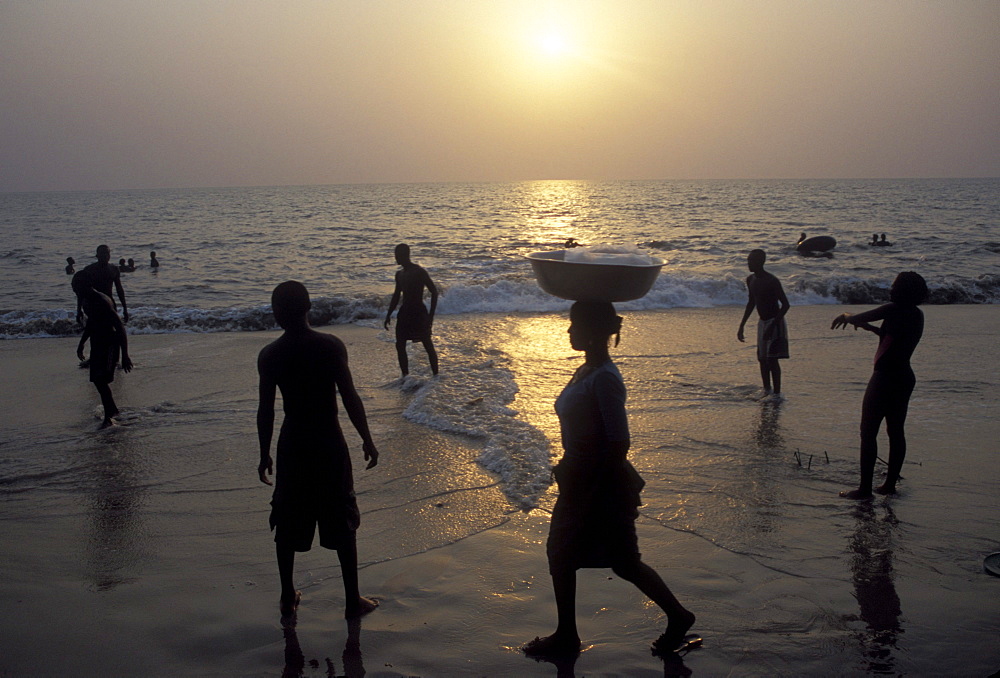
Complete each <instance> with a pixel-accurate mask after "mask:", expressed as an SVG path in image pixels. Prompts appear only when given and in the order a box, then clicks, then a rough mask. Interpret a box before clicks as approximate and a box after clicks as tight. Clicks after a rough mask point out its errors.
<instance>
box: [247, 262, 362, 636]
mask: <svg viewBox="0 0 1000 678" xmlns="http://www.w3.org/2000/svg"><path fill="white" fill-rule="evenodd" d="M311 305H312V304H311V302H310V300H309V292H308V291H306V288H305V287H304V286H303V285H302V283H299V282H295V281H292V280H290V281H288V282H283V283H281V284H280V285H278V286H277V287H276V288H274V292H273V294H272V295H271V306H272V309H273V311H274V317H275V320H277V321H278V324H279V325H281V327H282V329H284V330H285V333H284V334H282V335H281V336H280V337H279V338H278V339H277V340H276V341H274V342H272V343H270V344H268V345H267V346H265V347H264V348H263V349H262V350H261V352H260V355H259V356H258V358H257V371H258V373H259V374H260V405H259V407H258V409H257V436H258V439H259V441H260V465H259V466H258V467H257V473H258V475H259V476H260V481H261V482H262V483H264V484H265V485H271V484H272V483H271V481H270V480H269V479H268V475H270V474H271V473H272V472H273V470H274V462H273V460H272V458H271V437H272V434H273V433H274V400H275V390H276V389H281V397H282V400H283V402H284V409H285V420H284V422H283V423H282V425H281V433H280V435H279V437H278V454H277V456H278V473H277V476H276V478H275V481H274V494H273V496H272V499H271V517H270V524H271V529H272V530H274V542H275V547H276V552H277V558H278V575H279V577H280V579H281V600H280V603H279V608H280V610H281V614H282V616H289V615H291V614H293V613H294V612H295V610H296V609H297V608H298V604H299V599H300V598H301V593H300V592H299V591H296V590H295V586H294V583H293V581H292V572H293V568H294V565H295V552H296V551H299V552H303V551H308V550H309V549H311V548H312V542H313V535H314V534H315V531H316V526H317V525H318V526H319V543H320V546H322V547H324V548H328V549H333V550H336V551H337V557H338V558H339V560H340V567H341V574H342V576H343V579H344V594H345V600H346V613H345V616H346V617H347V618H349V619H351V618H355V617H360V616H361V615H363V614H366V613H368V612H371V611H372V610H374V609H375V607H376V606H377V605H378V603H377V602H376V601H374V600H370V599H368V598H363V597H362V596H361V595H360V593H359V592H358V547H357V541H356V538H355V532H356V530H357V528H358V525H359V524H360V523H361V513H360V512H359V511H358V502H357V499H356V498H355V495H354V476H353V472H352V469H351V457H350V454H349V449H348V447H347V442H346V441H345V440H344V434H343V432H342V431H341V429H340V423H339V422H338V420H337V391H340V399H341V401H342V402H343V403H344V409H345V410H347V415H348V416H349V417H350V419H351V423H352V424H354V428H355V429H357V431H358V434H359V435H360V436H361V440H362V443H363V450H364V455H365V460H366V461H368V466H367V468H372V467H373V466H375V465H376V464H378V450H377V449H376V448H375V443H373V442H372V437H371V433H369V431H368V419H367V416H366V414H365V407H364V405H363V404H362V402H361V397H360V396H359V395H358V392H357V390H356V389H355V388H354V380H353V377H352V376H351V370H350V369H349V368H348V366H347V349H346V348H345V347H344V343H343V342H342V341H341V340H340V339H338V338H337V337H335V336H333V335H332V334H323V333H320V332H317V331H315V330H313V329H312V328H311V327H309V319H308V315H307V314H308V312H309V308H310V306H311Z"/></svg>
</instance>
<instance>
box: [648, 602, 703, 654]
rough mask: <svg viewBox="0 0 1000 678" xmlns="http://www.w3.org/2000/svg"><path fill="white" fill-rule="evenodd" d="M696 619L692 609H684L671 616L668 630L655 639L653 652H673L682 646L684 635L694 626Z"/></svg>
mask: <svg viewBox="0 0 1000 678" xmlns="http://www.w3.org/2000/svg"><path fill="white" fill-rule="evenodd" d="M694 620H695V616H694V613H693V612H691V611H690V610H684V612H683V613H680V614H677V615H675V616H674V617H673V618H670V619H669V621H668V622H667V630H666V631H664V632H663V633H662V634H661V635H660V637H659V638H657V639H656V640H655V641H653V652H655V653H656V654H661V655H662V654H667V653H669V652H673V651H674V650H676V649H677V648H678V647H680V646H681V643H682V642H684V636H686V635H687V632H688V631H689V630H690V629H691V627H692V626H694Z"/></svg>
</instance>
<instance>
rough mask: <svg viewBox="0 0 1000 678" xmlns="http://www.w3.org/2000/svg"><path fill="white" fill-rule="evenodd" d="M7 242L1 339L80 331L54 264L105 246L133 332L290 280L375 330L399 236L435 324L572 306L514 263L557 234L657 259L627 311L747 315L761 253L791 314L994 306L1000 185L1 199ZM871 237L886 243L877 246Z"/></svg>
mask: <svg viewBox="0 0 1000 678" xmlns="http://www.w3.org/2000/svg"><path fill="white" fill-rule="evenodd" d="M0 231H2V233H3V244H2V245H0V286H2V287H0V289H2V292H0V337H2V338H18V337H39V336H63V335H67V334H73V333H75V332H77V331H78V330H77V328H75V327H74V326H73V322H72V318H73V313H72V309H73V307H74V302H73V298H72V293H71V292H70V289H69V279H68V276H66V275H65V274H64V273H63V268H64V266H65V258H66V257H69V256H72V257H73V258H74V259H75V260H76V261H77V267H78V268H81V267H82V266H84V265H86V264H87V263H90V262H91V261H93V259H94V257H93V253H94V250H95V248H96V247H97V245H99V244H107V245H109V246H110V247H111V251H112V260H113V261H118V259H119V258H125V259H128V258H132V259H134V260H135V261H136V263H137V270H136V271H135V272H134V273H128V274H125V275H124V276H123V280H124V285H125V290H126V295H127V298H128V299H129V307H130V311H131V313H132V316H133V320H132V321H131V323H130V325H129V328H130V331H132V332H133V333H137V334H143V333H161V332H216V331H246V330H259V329H266V328H272V327H274V323H273V318H271V317H270V315H269V314H268V300H269V296H270V291H271V289H272V288H273V287H274V285H275V284H276V283H277V282H280V281H282V280H286V279H297V280H301V281H302V282H303V283H305V284H306V286H307V287H308V288H309V289H310V292H311V293H312V295H313V298H314V304H315V309H314V313H313V317H312V320H313V323H314V324H317V325H325V324H336V323H345V322H357V321H364V320H371V319H373V318H378V317H380V316H382V315H383V314H384V310H385V307H386V303H387V301H388V297H389V295H390V293H391V292H392V280H393V272H394V271H395V268H396V267H395V264H394V261H393V256H392V250H393V247H394V246H395V245H396V244H397V243H399V242H407V243H409V244H410V246H411V247H412V250H413V258H414V260H415V261H417V262H418V263H420V264H422V265H423V266H425V267H426V268H427V269H428V271H429V272H430V273H431V276H432V277H433V279H434V280H435V281H436V282H437V283H438V284H439V285H440V286H441V287H442V289H443V291H444V292H445V294H444V296H443V297H442V299H441V304H440V307H439V308H440V313H442V314H455V313H466V312H476V313H510V312H518V311H525V312H539V311H550V310H556V309H563V308H565V306H566V304H564V303H563V302H561V301H559V300H555V299H553V298H552V297H550V296H548V295H547V294H545V293H543V292H541V291H540V290H539V289H538V287H537V286H536V285H535V283H534V280H533V278H532V275H531V268H530V266H529V265H528V263H527V261H526V260H525V259H524V255H526V254H529V253H531V252H534V251H538V250H547V249H557V248H560V247H562V245H563V243H564V242H565V241H566V240H567V239H568V238H575V239H576V240H577V241H578V242H580V243H581V244H584V245H594V244H613V245H626V246H636V247H638V248H640V249H643V250H647V251H648V252H649V253H650V254H653V255H655V256H658V257H661V258H663V259H665V260H666V262H667V265H666V266H665V267H664V269H663V271H662V273H661V275H660V277H659V279H658V280H657V283H656V285H655V287H654V288H653V290H652V291H651V293H650V294H649V295H647V296H646V297H645V298H643V299H642V300H640V301H638V302H634V303H631V304H628V305H626V306H624V307H623V308H625V309H627V310H632V309H634V310H638V309H644V310H649V309H664V308H679V307H712V306H726V305H732V304H742V303H744V301H745V299H744V295H745V290H744V286H743V280H744V279H745V277H746V273H747V271H746V254H747V252H748V251H749V250H751V249H754V248H758V247H759V248H762V249H764V250H765V251H767V253H768V257H769V259H768V268H769V270H771V271H773V272H774V273H775V274H776V275H778V277H779V278H781V280H782V281H783V282H784V285H785V287H786V291H787V292H788V296H789V299H790V300H791V302H792V303H793V304H819V303H858V304H865V303H876V302H879V301H883V300H885V298H886V294H887V289H888V285H889V283H890V282H891V281H892V278H893V277H894V276H895V274H896V273H898V272H899V271H903V270H915V271H917V272H919V273H921V274H922V275H923V276H924V277H925V278H926V279H927V281H928V283H929V284H930V287H931V289H932V292H933V293H932V298H931V303H963V304H981V303H996V302H997V301H998V300H1000V269H998V262H1000V180H997V179H969V180H932V179H925V180H895V181H890V180H878V181H875V180H872V181H865V180H852V181H818V180H817V181H711V182H676V181H655V182H651V181H644V182H630V181H622V182H581V181H535V182H523V183H509V184H498V183H479V184H463V183H450V184H389V185H382V184H378V185H348V186H301V187H273V188H225V189H185V190H144V191H102V192H78V193H7V194H0ZM802 232H805V233H807V234H808V235H809V236H813V235H831V236H833V237H835V238H836V239H837V242H838V244H837V247H836V248H835V250H834V253H833V256H832V258H818V257H817V258H808V257H803V256H801V255H799V254H798V253H797V252H796V251H795V248H794V246H795V243H796V242H797V240H798V237H799V234H800V233H802ZM873 233H878V234H881V233H886V234H887V235H888V239H889V241H891V242H893V243H894V244H893V246H892V247H870V246H869V245H868V243H869V242H871V237H872V234H873ZM152 250H155V251H156V252H157V256H158V258H159V261H160V262H161V264H162V265H161V267H160V268H159V270H156V271H153V270H152V269H150V268H149V266H148V264H149V252H150V251H152Z"/></svg>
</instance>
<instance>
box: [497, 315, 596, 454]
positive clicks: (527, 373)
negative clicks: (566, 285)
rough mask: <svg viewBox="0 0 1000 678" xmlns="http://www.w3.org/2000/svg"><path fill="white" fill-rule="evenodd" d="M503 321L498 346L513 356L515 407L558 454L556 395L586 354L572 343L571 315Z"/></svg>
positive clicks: (506, 319) (516, 318) (518, 317)
mask: <svg viewBox="0 0 1000 678" xmlns="http://www.w3.org/2000/svg"><path fill="white" fill-rule="evenodd" d="M501 325H502V326H498V327H496V334H495V336H496V337H497V348H499V349H500V350H502V351H503V352H504V353H506V354H507V355H509V356H510V357H511V359H512V360H513V362H514V370H515V372H516V375H517V385H518V389H519V390H518V394H517V396H516V397H515V399H514V403H513V404H512V407H513V408H514V409H515V410H517V411H518V413H519V416H520V417H521V418H522V419H523V420H524V421H526V422H528V423H529V424H531V425H532V426H535V427H537V428H538V429H540V430H541V431H542V432H543V433H544V434H545V435H546V437H547V438H548V439H549V441H550V442H551V443H552V449H553V452H554V453H555V454H556V455H557V456H558V455H560V454H561V452H560V450H561V447H560V445H559V420H558V418H557V417H556V413H555V409H554V407H555V405H554V404H555V399H556V397H557V396H558V395H559V392H560V391H561V390H562V388H563V387H564V386H565V385H566V384H567V383H568V382H569V379H570V377H571V376H572V374H573V370H575V369H576V367H577V365H578V364H579V361H580V360H582V358H583V356H582V354H580V353H579V352H577V351H574V350H573V349H572V348H571V347H570V345H569V335H568V333H567V329H568V328H569V318H568V315H567V314H565V313H552V314H547V315H538V316H513V317H508V318H505V319H504V320H503V321H501Z"/></svg>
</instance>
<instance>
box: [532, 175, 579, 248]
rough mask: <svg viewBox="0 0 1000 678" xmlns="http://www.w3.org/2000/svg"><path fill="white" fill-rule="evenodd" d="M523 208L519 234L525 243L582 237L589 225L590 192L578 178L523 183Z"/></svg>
mask: <svg viewBox="0 0 1000 678" xmlns="http://www.w3.org/2000/svg"><path fill="white" fill-rule="evenodd" d="M525 191H526V193H527V195H526V196H525V203H526V205H530V208H529V209H528V210H526V212H525V214H524V217H525V224H524V226H523V230H522V234H523V236H524V239H525V240H527V241H528V242H552V243H563V242H565V241H566V240H568V239H569V238H576V239H578V240H583V239H584V238H585V237H586V235H587V230H589V229H590V228H592V225H591V224H592V223H593V217H594V207H593V205H592V203H591V200H590V191H589V190H588V189H587V186H586V184H585V183H584V182H579V181H532V182H529V183H527V184H525Z"/></svg>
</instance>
